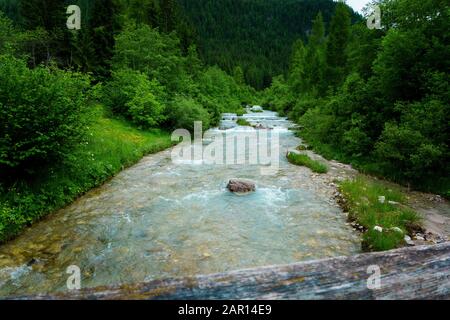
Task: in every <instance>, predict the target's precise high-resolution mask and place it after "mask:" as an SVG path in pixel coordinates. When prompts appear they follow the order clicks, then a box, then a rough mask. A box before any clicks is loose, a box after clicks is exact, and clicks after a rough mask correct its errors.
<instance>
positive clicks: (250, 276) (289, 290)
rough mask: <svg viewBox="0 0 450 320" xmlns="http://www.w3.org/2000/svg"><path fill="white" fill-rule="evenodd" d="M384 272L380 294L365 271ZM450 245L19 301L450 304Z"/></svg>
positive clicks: (104, 288) (95, 289) (413, 248)
mask: <svg viewBox="0 0 450 320" xmlns="http://www.w3.org/2000/svg"><path fill="white" fill-rule="evenodd" d="M371 265H378V266H379V267H380V269H381V289H378V290H370V289H368V288H367V279H368V277H369V276H370V274H368V273H367V269H368V267H369V266H371ZM449 297H450V243H444V244H440V245H435V246H422V247H412V248H404V249H399V250H393V251H389V252H382V253H369V254H360V255H356V256H352V257H339V258H333V259H326V260H319V261H311V262H303V263H295V264H290V265H283V266H272V267H263V268H255V269H248V270H240V271H233V272H227V273H221V274H213V275H199V276H193V277H186V278H177V279H166V280H158V281H151V282H148V283H140V284H135V285H122V286H115V287H102V288H93V289H86V290H82V291H79V292H74V293H71V294H65V293H63V294H56V295H39V296H33V297H21V298H19V299H30V298H31V299H257V300H263V299H448V298H449Z"/></svg>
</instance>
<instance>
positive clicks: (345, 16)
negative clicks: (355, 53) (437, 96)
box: [325, 2, 351, 87]
mask: <svg viewBox="0 0 450 320" xmlns="http://www.w3.org/2000/svg"><path fill="white" fill-rule="evenodd" d="M350 23H351V21H350V12H349V10H348V7H347V6H346V5H345V4H344V3H342V2H339V3H338V4H337V6H336V12H335V14H334V16H333V18H332V19H331V23H330V34H329V36H328V40H327V45H326V53H325V58H326V65H327V69H326V82H327V84H328V85H329V86H333V87H335V86H338V85H339V84H341V82H342V80H343V79H344V75H345V72H346V68H347V45H348V42H349V38H350Z"/></svg>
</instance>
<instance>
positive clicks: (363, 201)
mask: <svg viewBox="0 0 450 320" xmlns="http://www.w3.org/2000/svg"><path fill="white" fill-rule="evenodd" d="M340 191H341V193H342V196H343V197H344V200H345V206H346V209H347V210H348V212H349V219H350V220H352V221H356V222H357V223H358V224H360V225H362V226H363V227H364V228H366V229H367V231H366V232H365V233H364V236H363V241H364V242H363V247H364V249H366V250H368V251H384V250H390V249H394V248H397V247H399V246H401V245H402V244H403V243H404V240H403V239H404V235H405V234H408V233H411V232H412V228H414V227H416V226H420V225H421V217H420V216H419V215H418V214H417V213H416V212H414V211H413V210H411V209H410V208H408V207H407V206H405V204H404V203H405V196H404V194H402V192H401V191H400V190H399V189H398V188H397V187H394V186H390V185H387V184H385V183H383V182H380V181H375V180H373V179H371V178H368V177H364V176H359V177H358V178H356V179H355V180H347V181H344V182H342V183H341V185H340ZM379 197H385V201H384V203H382V202H380V199H379ZM375 226H379V227H382V228H383V231H382V232H379V231H376V230H374V227H375ZM394 228H399V229H401V230H402V231H403V232H402V233H401V232H398V230H395V229H394Z"/></svg>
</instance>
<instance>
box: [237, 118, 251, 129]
mask: <svg viewBox="0 0 450 320" xmlns="http://www.w3.org/2000/svg"><path fill="white" fill-rule="evenodd" d="M237 124H238V125H239V126H243V127H250V126H251V124H250V122H248V121H247V120H245V119H244V118H239V119H238V120H237Z"/></svg>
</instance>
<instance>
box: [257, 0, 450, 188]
mask: <svg viewBox="0 0 450 320" xmlns="http://www.w3.org/2000/svg"><path fill="white" fill-rule="evenodd" d="M432 3H434V2H433V1H420V0H411V1H405V0H383V1H380V5H381V6H382V12H383V25H384V26H385V28H384V29H383V30H369V29H368V28H367V26H366V25H365V23H357V24H355V25H353V26H351V27H350V13H349V11H348V9H347V8H346V7H345V5H344V4H338V5H337V7H336V12H335V14H334V16H333V19H332V22H331V24H330V26H329V33H328V36H327V37H324V35H323V34H324V33H323V23H322V22H321V19H320V16H319V17H317V18H316V20H315V22H314V27H313V30H312V32H311V34H310V36H309V37H308V43H307V44H306V46H305V48H304V49H301V46H299V45H296V46H294V48H296V49H294V54H293V56H292V59H291V70H290V73H289V75H288V77H287V79H288V81H284V80H283V78H282V77H278V78H274V80H273V82H272V86H271V87H270V88H269V89H267V90H266V91H265V97H264V98H265V103H264V105H265V106H268V107H271V108H272V109H274V110H276V111H279V112H281V113H282V114H287V115H288V116H289V117H291V118H292V119H294V120H296V121H298V122H299V123H300V124H301V125H302V126H303V127H304V130H303V131H302V132H301V135H302V138H304V139H306V141H308V143H309V144H310V145H311V146H313V147H314V148H315V150H317V151H319V152H321V153H322V154H324V155H325V156H327V157H330V158H335V159H339V160H341V161H348V162H351V163H352V164H353V165H356V166H357V167H358V168H360V169H362V170H365V171H366V172H371V173H375V174H377V175H384V176H387V177H389V178H391V179H393V180H395V181H397V182H401V183H405V184H413V185H414V186H415V187H418V188H421V189H424V190H426V191H434V192H440V193H442V194H444V195H445V194H448V190H449V185H450V179H449V169H448V168H450V166H449V152H448V150H449V148H448V142H449V141H450V137H449V130H448V123H449V114H450V112H449V111H450V110H449V108H450V107H449V105H448V101H449V100H450V85H449V76H448V72H446V71H447V70H449V69H450V64H449V61H450V50H449V48H448V36H449V31H448V30H450V28H449V21H450V19H449V17H448V15H449V11H448V8H447V7H446V6H445V4H444V2H442V1H437V2H435V3H434V4H432ZM412 16H414V19H411V17H412ZM411 21H414V23H412V22H411ZM323 43H326V46H324V45H323ZM300 49H301V50H300ZM296 52H297V54H295V53H296ZM303 52H306V53H305V54H303ZM299 74H302V75H303V77H302V76H299ZM293 80H295V81H293ZM300 88H302V89H300ZM433 181H434V182H433Z"/></svg>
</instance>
